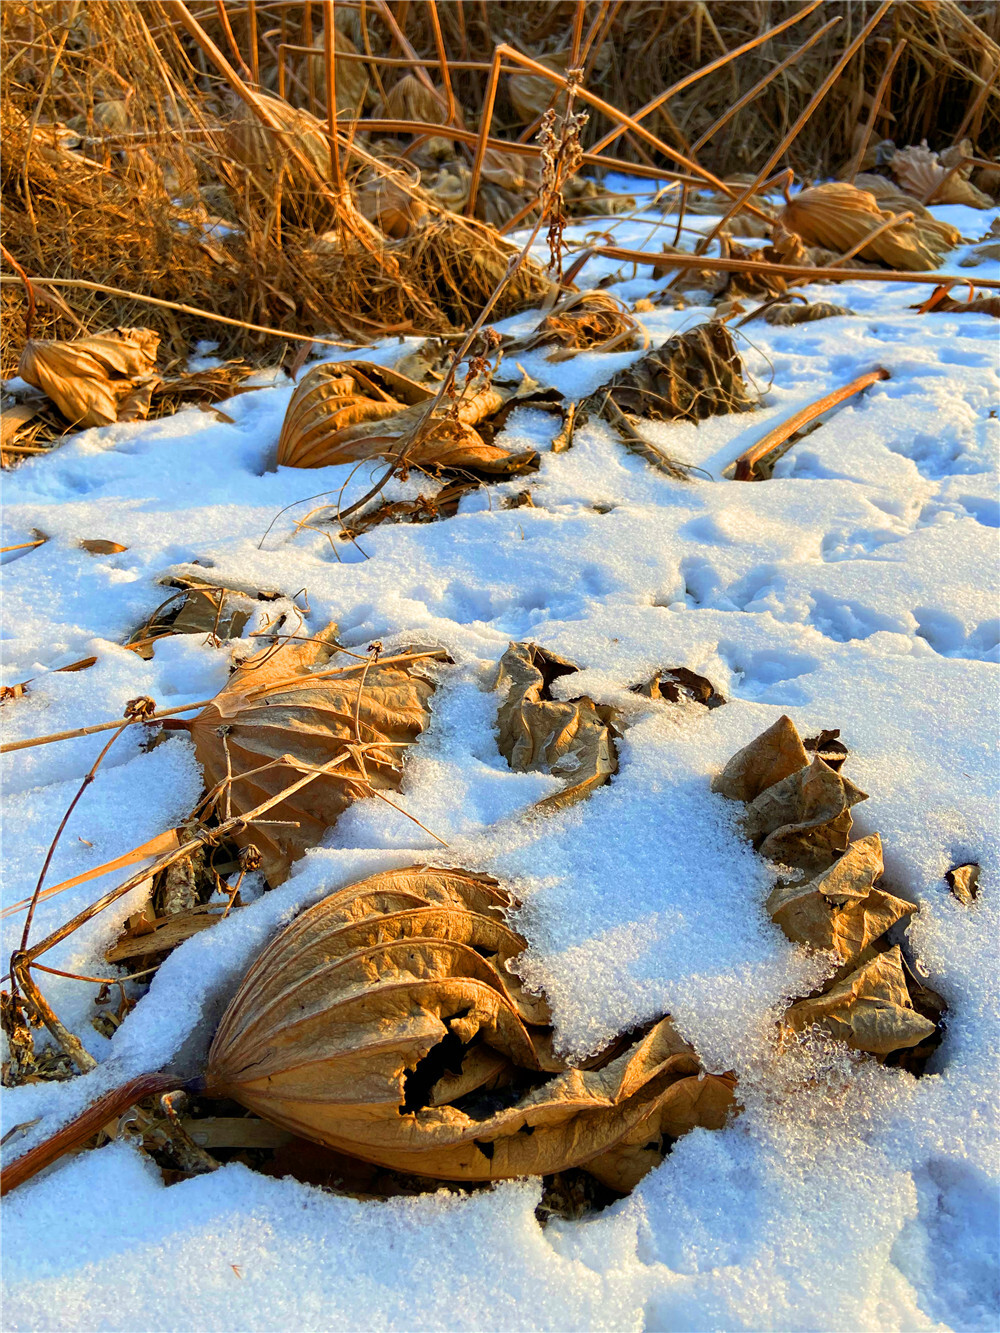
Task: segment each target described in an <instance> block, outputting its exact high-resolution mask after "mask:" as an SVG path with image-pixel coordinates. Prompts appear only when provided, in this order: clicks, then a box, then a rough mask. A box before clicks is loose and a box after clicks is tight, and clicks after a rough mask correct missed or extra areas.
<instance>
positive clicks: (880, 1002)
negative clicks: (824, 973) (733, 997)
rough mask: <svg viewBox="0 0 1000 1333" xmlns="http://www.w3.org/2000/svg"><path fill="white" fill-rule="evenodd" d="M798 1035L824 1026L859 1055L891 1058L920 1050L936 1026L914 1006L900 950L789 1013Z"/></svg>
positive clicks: (884, 955) (790, 1024)
mask: <svg viewBox="0 0 1000 1333" xmlns="http://www.w3.org/2000/svg"><path fill="white" fill-rule="evenodd" d="M784 1022H785V1025H786V1026H787V1027H788V1028H789V1029H790V1030H791V1031H792V1032H804V1031H805V1030H806V1029H808V1028H811V1027H819V1028H822V1029H824V1030H825V1031H827V1032H829V1033H830V1035H831V1036H833V1037H836V1038H837V1039H838V1040H839V1041H844V1042H846V1043H847V1045H848V1046H850V1047H852V1048H853V1049H854V1050H856V1051H868V1052H869V1053H870V1054H872V1055H880V1056H885V1055H889V1054H891V1053H892V1052H893V1051H898V1050H901V1049H904V1048H906V1047H909V1046H917V1045H918V1044H919V1043H920V1042H922V1041H926V1039H927V1038H928V1037H929V1036H930V1035H931V1033H933V1032H934V1030H935V1024H934V1023H933V1022H932V1021H931V1020H930V1019H928V1018H924V1017H923V1016H922V1015H921V1014H918V1013H917V1012H916V1010H915V1009H914V1008H913V1003H912V1001H911V1000H910V995H909V992H908V990H907V988H906V974H905V972H904V970H903V960H902V957H901V955H900V951H899V946H898V945H896V946H894V947H893V948H892V949H889V950H888V951H887V952H886V953H880V954H876V955H875V957H874V958H872V959H870V960H869V961H868V962H867V963H864V964H863V965H862V966H861V967H859V968H858V969H857V970H856V971H855V972H852V973H851V975H850V976H848V977H845V978H844V980H843V981H841V982H838V983H837V985H836V986H833V987H832V988H831V989H830V990H828V991H827V992H826V994H825V995H817V996H814V997H813V998H811V999H808V1000H800V1001H799V1003H798V1004H793V1005H792V1007H791V1008H790V1009H789V1010H788V1011H787V1012H786V1014H785V1018H784Z"/></svg>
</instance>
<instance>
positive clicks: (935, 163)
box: [889, 140, 994, 208]
mask: <svg viewBox="0 0 1000 1333" xmlns="http://www.w3.org/2000/svg"><path fill="white" fill-rule="evenodd" d="M949 168H950V164H946V163H944V162H942V161H941V160H940V159H939V158H938V155H937V153H934V152H932V151H931V150H930V149H929V148H928V147H927V141H926V140H925V141H924V142H923V143H922V144H921V145H920V147H919V148H916V147H913V146H912V145H911V147H909V148H903V149H901V150H899V151H897V152H896V153H894V154H893V158H892V161H891V162H890V163H889V169H890V170H891V171H892V174H893V175H894V176H895V177H896V180H897V181H898V182H899V185H900V188H901V189H902V190H905V191H907V192H908V193H909V194H913V195H916V197H917V198H918V199H926V200H927V201H928V202H933V203H935V204H967V205H968V206H969V207H970V208H993V207H994V204H993V200H992V199H991V198H990V197H989V195H988V194H983V192H982V190H977V189H976V187H975V186H974V185H973V184H972V182H971V181H970V180H969V179H968V176H969V175H970V174H971V171H972V167H971V165H969V166H968V167H967V168H966V169H965V171H964V172H963V171H962V170H959V171H954V172H952V171H950V169H949Z"/></svg>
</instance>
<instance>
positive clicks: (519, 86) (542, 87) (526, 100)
mask: <svg viewBox="0 0 1000 1333" xmlns="http://www.w3.org/2000/svg"><path fill="white" fill-rule="evenodd" d="M538 63H539V64H540V65H544V66H545V68H546V69H551V70H552V71H553V72H554V73H556V74H561V75H565V73H566V70H567V69H568V68H569V52H568V51H559V52H556V53H555V54H554V55H547V56H542V57H541V58H540V59H539V60H538ZM507 90H508V92H509V94H510V100H511V102H513V104H514V109H515V110H516V111H517V115H518V119H519V120H522V121H525V122H529V121H535V120H537V119H538V117H539V116H542V115H544V114H545V111H546V109H547V108H548V106H549V104H550V103H552V104H553V105H554V107H555V109H556V113H557V114H558V115H562V114H563V112H564V111H565V108H566V94H565V92H564V91H562V90H561V89H560V88H559V85H558V84H555V83H553V82H552V80H551V79H546V78H545V77H544V76H543V75H541V74H511V75H510V76H509V78H508V80H507Z"/></svg>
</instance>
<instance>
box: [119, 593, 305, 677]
mask: <svg viewBox="0 0 1000 1333" xmlns="http://www.w3.org/2000/svg"><path fill="white" fill-rule="evenodd" d="M166 586H168V587H173V588H175V589H176V591H175V592H172V593H171V594H170V596H169V597H167V598H166V599H165V600H164V601H163V602H161V603H160V605H159V606H158V607H157V608H156V610H155V611H154V612H153V613H152V615H150V616H148V617H147V619H146V620H145V621H144V622H143V623H142V624H141V625H140V626H139V628H138V629H137V630H136V631H135V632H134V633H133V634H132V635H131V636H130V638H129V639H128V641H127V643H126V645H125V646H126V648H131V649H132V651H133V652H135V653H138V654H139V656H140V657H143V658H145V659H146V660H147V661H148V660H149V659H150V658H151V657H152V656H153V651H154V648H155V646H156V642H157V640H158V639H162V638H164V637H165V636H167V635H171V634H204V635H206V636H207V637H208V638H209V640H210V641H213V642H214V643H215V644H216V645H218V644H219V643H221V642H222V641H224V640H227V639H238V638H240V637H241V635H242V634H243V631H244V630H245V629H246V627H247V625H248V624H249V623H250V621H251V620H252V619H253V617H254V615H255V613H256V612H258V611H265V605H264V604H265V603H272V602H276V601H278V600H279V599H281V594H280V593H276V592H268V591H265V590H261V589H258V588H249V587H248V588H246V589H238V588H229V587H225V586H224V585H222V584H219V583H213V582H212V581H211V580H210V579H202V578H195V577H191V576H188V575H176V576H174V577H173V578H171V579H169V581H168V582H167V584H166ZM281 600H284V599H281ZM275 609H276V612H277V613H276V614H275V616H274V617H273V622H274V623H273V624H272V625H271V626H270V628H271V629H273V630H274V631H275V632H277V631H278V630H279V629H280V627H281V623H282V621H283V619H284V615H283V614H282V609H281V608H275Z"/></svg>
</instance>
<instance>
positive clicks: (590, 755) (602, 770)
mask: <svg viewBox="0 0 1000 1333" xmlns="http://www.w3.org/2000/svg"><path fill="white" fill-rule="evenodd" d="M576 669H577V668H576V667H575V666H574V665H573V664H572V663H571V662H567V661H566V660H565V659H564V658H561V657H557V656H556V654H555V653H550V652H548V651H547V650H546V649H544V648H539V647H538V645H537V644H533V643H512V644H511V645H510V647H509V648H508V649H507V651H506V652H505V653H504V655H503V657H502V658H501V659H500V669H499V672H498V675H497V683H496V688H497V689H498V690H500V691H501V692H502V693H503V696H504V697H503V702H502V703H501V704H500V708H499V710H498V713H497V722H498V725H499V737H498V742H497V743H498V745H499V747H500V753H501V754H502V755H503V756H504V758H505V759H506V760H507V762H508V764H510V766H511V768H513V769H517V770H519V771H521V772H529V773H532V772H543V773H551V774H552V775H553V776H554V777H559V778H564V779H565V780H566V786H565V787H564V788H563V790H562V791H560V792H556V794H555V795H554V796H548V797H546V798H545V799H544V800H543V801H539V803H538V806H537V808H538V809H544V810H555V809H560V808H561V807H563V806H566V805H572V804H573V803H574V802H576V801H580V800H583V798H584V797H586V796H589V795H590V793H591V792H592V791H593V790H594V789H595V787H600V786H602V785H603V784H604V783H605V782H607V781H608V779H609V778H610V777H611V775H612V773H615V772H617V771H618V761H617V758H616V755H615V746H614V739H613V737H612V732H611V727H610V725H609V722H608V720H607V718H606V717H605V716H602V713H601V711H600V710H599V709H598V708H597V705H596V704H595V703H594V701H593V700H592V699H588V698H586V697H585V696H584V697H583V698H580V699H573V700H572V701H564V700H558V699H553V698H552V697H551V695H550V693H549V686H550V685H551V683H552V681H553V680H554V679H556V677H557V676H562V675H567V674H568V673H570V672H573V671H575V670H576Z"/></svg>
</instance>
